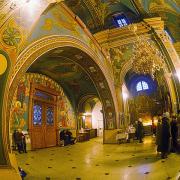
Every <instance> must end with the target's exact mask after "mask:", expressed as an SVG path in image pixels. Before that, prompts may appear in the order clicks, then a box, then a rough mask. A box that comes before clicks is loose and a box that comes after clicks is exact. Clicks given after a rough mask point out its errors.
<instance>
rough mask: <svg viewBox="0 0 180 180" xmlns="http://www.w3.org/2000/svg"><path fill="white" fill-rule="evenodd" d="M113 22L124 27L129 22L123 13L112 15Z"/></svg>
mask: <svg viewBox="0 0 180 180" xmlns="http://www.w3.org/2000/svg"><path fill="white" fill-rule="evenodd" d="M113 19H114V21H115V24H116V26H117V27H124V26H127V25H128V24H129V22H128V19H127V18H126V16H125V15H124V14H117V15H114V16H113Z"/></svg>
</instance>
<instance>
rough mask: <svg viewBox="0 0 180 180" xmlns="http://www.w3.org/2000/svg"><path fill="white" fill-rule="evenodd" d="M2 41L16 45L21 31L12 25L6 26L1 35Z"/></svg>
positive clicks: (19, 40) (19, 39)
mask: <svg viewBox="0 0 180 180" xmlns="http://www.w3.org/2000/svg"><path fill="white" fill-rule="evenodd" d="M2 40H3V42H4V43H5V44H6V45H8V46H15V47H16V46H17V45H18V44H19V43H20V42H21V33H20V31H19V30H18V29H16V28H14V27H8V28H7V29H6V30H5V31H4V32H3V35H2Z"/></svg>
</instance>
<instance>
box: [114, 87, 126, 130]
mask: <svg viewBox="0 0 180 180" xmlns="http://www.w3.org/2000/svg"><path fill="white" fill-rule="evenodd" d="M115 89H116V98H117V103H118V112H119V113H118V114H119V117H118V119H117V128H120V127H122V126H123V114H124V108H123V97H122V85H119V86H115Z"/></svg>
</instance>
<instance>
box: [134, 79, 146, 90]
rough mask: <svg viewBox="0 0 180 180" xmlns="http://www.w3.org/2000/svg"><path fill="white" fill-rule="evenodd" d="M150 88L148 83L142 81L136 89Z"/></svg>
mask: <svg viewBox="0 0 180 180" xmlns="http://www.w3.org/2000/svg"><path fill="white" fill-rule="evenodd" d="M147 89H149V86H148V83H147V82H145V81H140V82H138V83H137V85H136V91H144V90H147Z"/></svg>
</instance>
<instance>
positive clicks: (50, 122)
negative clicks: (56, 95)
mask: <svg viewBox="0 0 180 180" xmlns="http://www.w3.org/2000/svg"><path fill="white" fill-rule="evenodd" d="M55 107H56V106H55V105H54V104H53V103H52V104H51V103H47V102H43V101H40V100H35V99H34V100H33V102H32V118H31V119H32V120H31V145H32V149H37V148H45V147H52V146H56V118H55V117H56V111H55Z"/></svg>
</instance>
